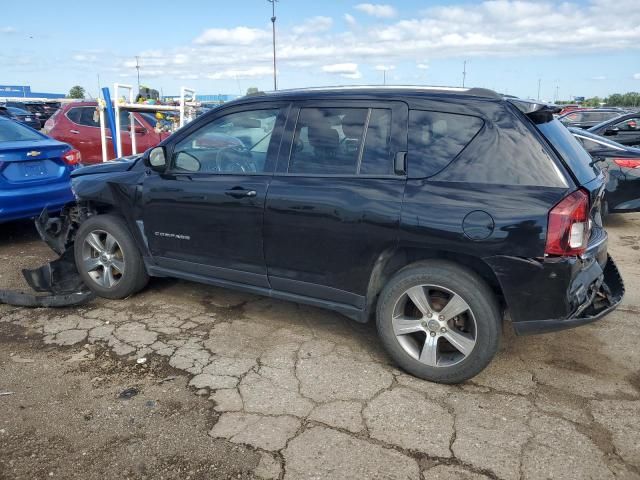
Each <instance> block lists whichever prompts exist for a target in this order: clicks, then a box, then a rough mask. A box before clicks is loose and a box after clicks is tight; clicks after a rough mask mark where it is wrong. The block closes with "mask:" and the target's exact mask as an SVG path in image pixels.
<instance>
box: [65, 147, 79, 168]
mask: <svg viewBox="0 0 640 480" xmlns="http://www.w3.org/2000/svg"><path fill="white" fill-rule="evenodd" d="M62 159H63V160H64V163H66V164H67V165H78V164H79V163H80V160H81V157H80V152H79V151H78V150H76V149H73V150H67V151H66V152H64V154H63V155H62Z"/></svg>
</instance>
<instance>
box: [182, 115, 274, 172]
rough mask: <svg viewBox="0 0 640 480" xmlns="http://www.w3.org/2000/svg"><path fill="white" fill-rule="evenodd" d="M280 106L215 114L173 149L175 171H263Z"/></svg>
mask: <svg viewBox="0 0 640 480" xmlns="http://www.w3.org/2000/svg"><path fill="white" fill-rule="evenodd" d="M279 111H280V109H279V108H273V109H267V110H251V111H245V112H237V113H230V114H228V115H225V116H223V117H219V118H217V119H215V120H213V121H212V122H210V123H208V124H206V125H205V126H203V127H202V128H200V129H198V130H196V131H195V132H193V133H191V134H190V135H188V136H187V137H186V138H184V139H183V140H181V141H180V142H179V143H178V144H177V145H176V146H175V148H174V152H173V156H172V163H171V168H172V169H173V170H174V171H176V172H181V171H182V172H194V173H222V174H224V173H227V174H229V173H233V174H252V173H263V172H265V164H266V160H267V151H268V148H269V143H270V141H271V135H272V133H273V129H274V127H275V124H276V119H277V117H278V113H279Z"/></svg>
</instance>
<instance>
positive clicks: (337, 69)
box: [322, 63, 358, 74]
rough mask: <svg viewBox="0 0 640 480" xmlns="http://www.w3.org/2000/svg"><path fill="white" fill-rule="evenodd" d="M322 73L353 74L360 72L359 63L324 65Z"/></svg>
mask: <svg viewBox="0 0 640 480" xmlns="http://www.w3.org/2000/svg"><path fill="white" fill-rule="evenodd" d="M322 71H323V72H326V73H344V74H353V73H356V72H357V71H358V64H357V63H334V64H331V65H324V66H323V67H322Z"/></svg>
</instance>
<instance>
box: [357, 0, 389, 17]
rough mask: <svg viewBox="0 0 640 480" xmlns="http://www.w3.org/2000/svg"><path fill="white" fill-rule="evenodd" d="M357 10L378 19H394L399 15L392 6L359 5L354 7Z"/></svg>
mask: <svg viewBox="0 0 640 480" xmlns="http://www.w3.org/2000/svg"><path fill="white" fill-rule="evenodd" d="M354 8H355V9H356V10H359V11H361V12H364V13H366V14H367V15H371V16H372V17H378V18H392V17H395V16H396V15H397V12H396V9H395V8H393V7H392V6H391V5H384V4H379V3H359V4H358V5H356V6H355V7H354Z"/></svg>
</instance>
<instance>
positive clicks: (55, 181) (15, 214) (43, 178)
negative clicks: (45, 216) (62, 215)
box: [0, 117, 80, 223]
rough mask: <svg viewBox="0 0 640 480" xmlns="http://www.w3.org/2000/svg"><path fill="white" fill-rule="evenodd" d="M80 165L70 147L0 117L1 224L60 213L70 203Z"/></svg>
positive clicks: (78, 156) (78, 155) (76, 155)
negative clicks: (72, 179)
mask: <svg viewBox="0 0 640 480" xmlns="http://www.w3.org/2000/svg"><path fill="white" fill-rule="evenodd" d="M79 161H80V154H79V152H78V151H77V150H74V149H73V148H72V147H71V146H69V145H67V144H65V143H61V142H58V141H56V140H53V139H51V138H49V137H47V136H46V135H43V134H42V133H40V132H36V131H35V130H33V129H31V128H28V127H25V126H24V125H21V124H20V123H17V122H15V121H13V120H10V119H8V118H6V117H0V223H2V222H7V221H9V220H17V219H20V218H29V217H34V216H37V215H38V214H39V213H40V212H41V211H42V210H43V209H45V208H46V209H47V210H48V211H50V212H52V213H53V212H57V211H59V210H60V209H61V208H62V206H63V205H65V204H66V203H68V202H70V201H71V200H73V193H72V192H71V182H70V176H69V175H70V173H71V171H73V170H74V169H75V168H76V167H77V165H78V163H79Z"/></svg>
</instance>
